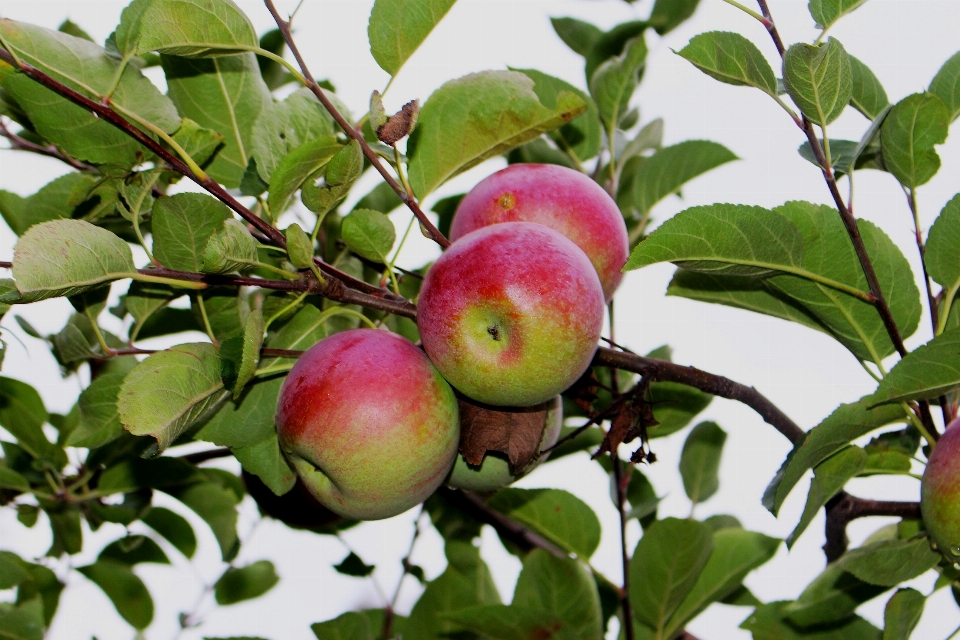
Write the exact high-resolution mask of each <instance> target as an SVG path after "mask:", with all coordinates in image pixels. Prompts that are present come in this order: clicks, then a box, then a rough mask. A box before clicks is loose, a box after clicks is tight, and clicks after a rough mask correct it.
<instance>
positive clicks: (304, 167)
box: [258, 136, 343, 219]
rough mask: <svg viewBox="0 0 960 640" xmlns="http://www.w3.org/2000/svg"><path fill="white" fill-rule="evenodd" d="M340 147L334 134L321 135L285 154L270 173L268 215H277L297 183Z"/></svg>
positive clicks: (295, 190) (295, 188)
mask: <svg viewBox="0 0 960 640" xmlns="http://www.w3.org/2000/svg"><path fill="white" fill-rule="evenodd" d="M342 148H343V147H342V146H341V145H339V144H337V141H336V140H335V139H334V138H333V136H323V137H321V138H317V139H315V140H311V141H309V142H307V143H306V144H304V145H302V146H300V147H297V148H296V149H294V150H293V151H291V152H290V153H288V154H287V155H286V156H284V157H283V160H281V161H280V164H278V165H277V168H276V169H275V170H274V172H273V175H272V176H271V177H270V196H269V198H268V203H269V205H270V215H271V216H272V217H273V218H274V219H276V218H279V217H280V214H281V213H283V212H284V211H285V210H286V208H287V205H288V204H289V203H290V198H292V197H293V194H294V193H296V192H297V190H298V189H299V188H300V185H302V184H303V183H304V182H305V181H306V179H307V178H308V177H310V176H311V175H312V174H314V173H316V172H317V171H319V170H320V169H322V168H323V167H324V165H326V164H327V163H328V162H330V159H331V158H333V156H334V155H336V153H337V152H338V151H340V150H341V149H342ZM258 166H259V165H258Z"/></svg>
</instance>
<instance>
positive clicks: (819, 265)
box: [767, 202, 922, 362]
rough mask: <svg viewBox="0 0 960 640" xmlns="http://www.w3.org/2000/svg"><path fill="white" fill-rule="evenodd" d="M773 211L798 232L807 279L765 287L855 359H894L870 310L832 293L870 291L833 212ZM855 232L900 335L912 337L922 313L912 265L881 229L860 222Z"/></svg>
mask: <svg viewBox="0 0 960 640" xmlns="http://www.w3.org/2000/svg"><path fill="white" fill-rule="evenodd" d="M774 211H775V212H777V213H780V214H782V215H784V216H785V217H787V218H789V219H790V221H791V222H793V223H794V225H795V226H796V228H797V229H798V230H800V232H801V234H802V236H803V246H804V254H803V264H802V270H803V272H804V274H806V275H803V277H793V276H792V275H783V276H775V277H772V278H769V279H768V280H767V283H768V284H769V285H771V286H773V287H776V288H778V289H780V291H782V292H783V293H785V294H787V295H788V296H790V297H791V298H793V299H794V300H796V301H797V302H799V303H800V304H801V305H802V306H803V307H805V308H806V309H807V310H809V311H810V312H811V313H813V314H814V315H815V316H816V317H817V318H818V319H819V320H820V321H821V322H822V323H824V325H826V326H827V327H828V328H829V329H830V331H831V332H832V333H833V335H834V337H835V338H836V339H837V340H838V341H840V343H841V344H843V346H845V347H846V348H847V349H849V350H850V351H851V352H852V353H853V354H854V355H855V356H856V357H857V358H859V359H861V360H868V361H873V362H879V361H880V359H882V358H884V357H886V356H888V355H890V354H892V353H893V352H894V346H893V343H892V342H891V341H890V336H889V334H888V332H887V330H886V327H885V326H884V325H883V322H882V321H881V320H880V316H879V315H878V314H877V312H876V309H875V308H874V307H873V305H871V304H869V303H868V302H867V301H865V300H862V299H860V298H855V297H853V296H848V295H842V294H841V293H840V292H839V291H831V289H830V288H834V289H840V290H841V291H858V292H863V291H866V290H868V286H867V281H866V277H865V276H864V275H863V268H862V267H861V266H860V261H859V258H858V257H857V254H856V251H855V250H854V248H853V244H852V243H851V242H850V240H849V236H848V235H847V233H846V230H845V228H844V227H843V223H842V220H841V219H840V216H839V215H838V214H837V211H836V209H833V208H832V207H827V206H823V205H821V206H817V205H814V204H811V203H807V202H788V203H786V204H784V205H783V206H780V207H777V208H776V209H775V210H774ZM857 227H858V229H859V230H860V235H861V237H862V238H863V243H864V246H865V247H866V250H867V255H868V256H869V257H870V259H871V262H872V263H873V265H874V268H875V271H876V274H877V280H878V281H879V282H880V289H881V291H883V293H884V297H885V298H886V299H887V301H888V303H889V306H890V310H891V312H892V313H893V316H894V318H895V320H896V323H897V326H898V327H899V328H900V331H901V334H902V335H911V334H912V333H913V332H914V331H916V329H917V326H918V324H919V322H920V314H921V310H922V307H921V304H920V292H919V291H918V290H917V287H916V283H915V282H914V279H913V274H912V272H911V269H910V264H909V263H908V262H907V260H906V258H905V257H904V256H903V254H902V253H901V252H900V249H899V248H898V247H897V246H896V245H895V244H894V243H893V241H891V240H890V238H889V237H888V236H887V235H886V234H885V233H884V232H883V231H882V230H881V229H880V228H879V227H877V226H876V225H874V224H872V223H870V222H868V221H866V220H859V221H858V222H857ZM797 275H801V274H797Z"/></svg>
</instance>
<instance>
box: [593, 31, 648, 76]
mask: <svg viewBox="0 0 960 640" xmlns="http://www.w3.org/2000/svg"><path fill="white" fill-rule="evenodd" d="M649 26H650V25H649V23H647V22H646V21H645V20H631V21H629V22H622V23H620V24H618V25H615V26H614V27H613V28H612V29H610V31H606V32H603V33H601V34H600V37H599V38H597V40H596V42H594V43H593V44H592V45H591V47H590V50H589V51H588V52H587V54H586V56H585V57H586V65H584V70H583V71H584V75H585V76H586V80H587V85H588V86H589V84H590V82H591V81H592V80H593V76H594V75H595V74H596V72H597V69H598V68H599V67H600V65H602V64H603V63H604V62H606V61H607V60H609V59H610V58H615V57H617V56H620V55H623V52H624V49H626V48H627V43H629V42H630V41H631V40H633V39H634V38H636V37H637V36H642V35H643V33H644V32H645V31H646V30H647V28H648V27H649Z"/></svg>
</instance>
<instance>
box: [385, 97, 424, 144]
mask: <svg viewBox="0 0 960 640" xmlns="http://www.w3.org/2000/svg"><path fill="white" fill-rule="evenodd" d="M418 115H420V101H419V100H411V101H410V102H408V103H407V104H405V105H403V106H402V107H400V111H398V112H396V113H395V114H393V115H392V116H390V117H389V118H387V122H386V123H385V124H383V125H381V126H380V127H378V128H377V138H379V139H380V142H382V143H383V144H390V145H392V144H394V143H395V142H397V141H398V140H400V139H402V138H404V137H405V136H408V135H410V132H411V131H413V128H414V127H415V126H416V124H417V116H418Z"/></svg>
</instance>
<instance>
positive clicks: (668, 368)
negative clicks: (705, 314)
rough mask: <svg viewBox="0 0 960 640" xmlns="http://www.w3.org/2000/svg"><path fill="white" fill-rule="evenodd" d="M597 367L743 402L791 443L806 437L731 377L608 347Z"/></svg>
mask: <svg viewBox="0 0 960 640" xmlns="http://www.w3.org/2000/svg"><path fill="white" fill-rule="evenodd" d="M593 366H601V367H616V368H618V369H624V370H626V371H633V372H634V373H639V374H640V375H642V376H644V377H645V378H648V379H649V380H650V381H651V382H658V381H663V382H679V383H680V384H685V385H687V386H688V387H696V388H697V389H700V390H701V391H705V392H707V393H709V394H712V395H715V396H720V397H721V398H727V399H729V400H736V401H738V402H742V403H743V404H745V405H747V406H748V407H750V408H751V409H753V410H754V411H756V412H757V413H758V414H760V417H761V418H763V420H764V421H765V422H766V423H767V424H770V425H772V426H773V427H774V428H775V429H776V430H777V431H779V432H780V433H782V434H783V435H784V436H785V437H786V438H787V439H788V440H790V442H793V443H796V442H797V441H798V440H799V439H800V438H801V437H803V429H801V428H800V427H799V426H797V424H796V423H795V422H794V421H793V420H791V419H790V418H789V416H787V415H786V414H785V413H783V411H781V410H780V409H779V408H778V407H777V406H776V405H775V404H773V403H772V402H770V400H768V399H767V398H766V397H765V396H764V395H763V394H762V393H760V392H759V391H757V390H756V389H754V388H753V387H748V386H746V385H743V384H740V383H739V382H734V381H733V380H730V379H729V378H724V377H723V376H718V375H715V374H712V373H707V372H706V371H701V370H700V369H696V368H694V367H685V366H683V365H679V364H674V363H672V362H667V361H666V360H657V359H655V358H647V357H645V356H638V355H636V354H633V353H625V352H623V351H614V350H613V349H607V348H605V347H600V348H599V349H597V353H596V355H595V356H594V357H593Z"/></svg>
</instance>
